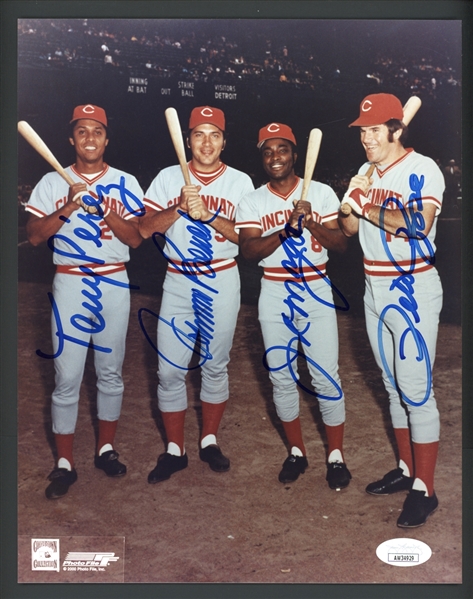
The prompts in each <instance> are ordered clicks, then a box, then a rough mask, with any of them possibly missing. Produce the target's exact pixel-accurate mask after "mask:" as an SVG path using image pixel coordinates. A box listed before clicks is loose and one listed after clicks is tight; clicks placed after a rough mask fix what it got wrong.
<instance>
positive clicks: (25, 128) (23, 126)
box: [18, 121, 97, 214]
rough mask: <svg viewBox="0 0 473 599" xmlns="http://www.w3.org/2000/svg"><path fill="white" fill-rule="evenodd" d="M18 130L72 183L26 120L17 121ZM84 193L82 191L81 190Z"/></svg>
mask: <svg viewBox="0 0 473 599" xmlns="http://www.w3.org/2000/svg"><path fill="white" fill-rule="evenodd" d="M18 131H19V132H20V133H21V134H22V135H23V137H24V138H25V139H26V141H27V142H28V143H29V144H30V145H31V146H32V147H33V148H34V149H35V150H36V151H37V152H38V154H39V155H40V156H42V157H43V158H44V159H45V160H46V162H48V163H49V164H50V165H51V166H52V167H53V169H54V170H55V171H56V172H58V173H59V174H60V175H61V177H62V178H63V179H64V181H65V182H66V183H67V184H68V185H69V186H71V185H74V184H75V183H76V181H74V179H73V178H72V177H71V176H70V175H69V174H68V173H67V172H66V171H65V170H64V169H63V167H62V166H61V165H60V164H59V161H58V160H57V158H56V156H54V154H53V153H52V152H51V150H50V149H49V148H48V146H47V145H46V144H45V143H44V141H43V140H42V139H41V137H40V136H39V135H38V134H37V133H36V131H35V130H34V129H33V127H32V126H31V125H30V124H29V123H27V122H26V121H18ZM82 195H84V192H82ZM78 196H79V194H76V195H75V196H74V198H73V200H74V202H75V201H76V198H77V197H78ZM88 211H89V212H91V213H92V214H95V213H96V212H97V208H95V207H94V206H90V207H89V208H88Z"/></svg>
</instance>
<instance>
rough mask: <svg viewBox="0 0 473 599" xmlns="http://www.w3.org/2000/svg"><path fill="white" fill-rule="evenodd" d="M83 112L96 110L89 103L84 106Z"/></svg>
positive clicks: (89, 112)
mask: <svg viewBox="0 0 473 599" xmlns="http://www.w3.org/2000/svg"><path fill="white" fill-rule="evenodd" d="M82 112H85V113H86V114H93V113H94V112H95V108H94V107H93V106H92V105H91V104H87V106H84V108H83V109H82Z"/></svg>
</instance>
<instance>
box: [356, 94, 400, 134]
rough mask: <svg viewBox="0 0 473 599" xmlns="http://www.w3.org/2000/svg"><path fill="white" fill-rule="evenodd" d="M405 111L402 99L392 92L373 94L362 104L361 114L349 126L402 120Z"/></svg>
mask: <svg viewBox="0 0 473 599" xmlns="http://www.w3.org/2000/svg"><path fill="white" fill-rule="evenodd" d="M403 117H404V112H403V110H402V104H401V102H400V100H398V99H397V98H396V96H393V95H392V94H371V95H370V96H366V98H365V99H364V100H363V101H362V103H361V104H360V116H359V117H358V118H357V119H356V121H353V123H350V124H349V125H348V126H349V127H353V126H357V127H372V126H373V125H382V124H383V123H386V122H387V121H389V120H390V119H398V120H400V121H402V119H403Z"/></svg>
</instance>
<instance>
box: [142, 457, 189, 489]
mask: <svg viewBox="0 0 473 599" xmlns="http://www.w3.org/2000/svg"><path fill="white" fill-rule="evenodd" d="M187 463H188V460H187V453H185V454H184V455H181V456H177V455H172V454H170V453H167V452H166V453H162V454H161V455H160V456H159V458H158V463H157V464H156V466H155V467H154V468H153V470H151V472H150V473H149V474H148V482H149V483H150V484H151V485H153V484H154V483H160V482H161V481H163V480H167V479H168V478H171V475H172V474H174V472H179V470H184V468H187Z"/></svg>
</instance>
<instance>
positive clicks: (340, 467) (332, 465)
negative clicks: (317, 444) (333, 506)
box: [326, 462, 351, 489]
mask: <svg viewBox="0 0 473 599" xmlns="http://www.w3.org/2000/svg"><path fill="white" fill-rule="evenodd" d="M350 480H351V474H350V471H349V470H348V468H347V466H346V464H345V463H344V462H329V463H328V464H327V476H326V481H327V482H328V486H329V487H330V488H331V489H344V488H345V487H348V485H349V484H350Z"/></svg>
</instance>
